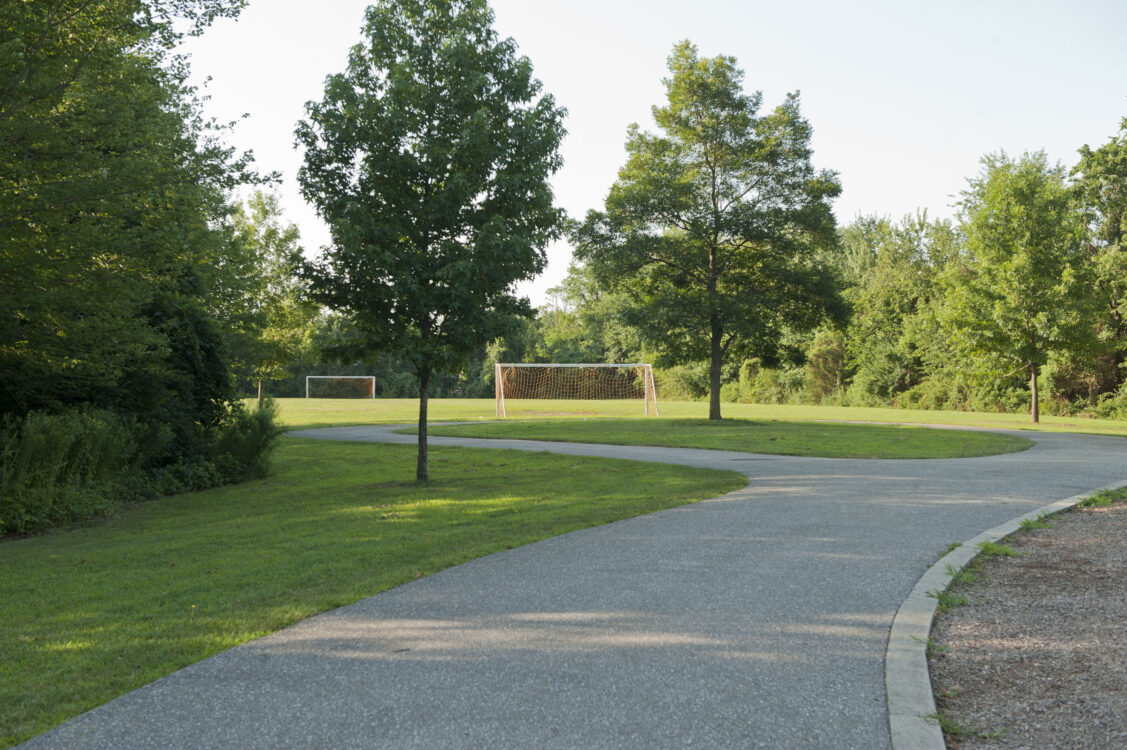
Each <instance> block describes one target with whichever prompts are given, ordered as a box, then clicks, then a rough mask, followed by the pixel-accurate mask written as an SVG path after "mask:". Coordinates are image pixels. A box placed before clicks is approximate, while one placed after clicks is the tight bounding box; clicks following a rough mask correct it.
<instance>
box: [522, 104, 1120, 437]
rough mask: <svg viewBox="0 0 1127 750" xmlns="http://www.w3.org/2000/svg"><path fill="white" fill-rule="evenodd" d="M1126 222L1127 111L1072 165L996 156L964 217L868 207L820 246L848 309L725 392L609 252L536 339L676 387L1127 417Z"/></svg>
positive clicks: (772, 354)
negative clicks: (614, 266) (649, 372)
mask: <svg viewBox="0 0 1127 750" xmlns="http://www.w3.org/2000/svg"><path fill="white" fill-rule="evenodd" d="M612 195H613V194H612ZM608 202H609V201H608ZM1125 227H1127V120H1125V121H1124V123H1123V125H1122V130H1121V131H1120V133H1118V134H1117V135H1115V136H1114V137H1112V138H1111V139H1110V140H1109V141H1108V142H1107V143H1106V144H1104V145H1103V146H1101V147H1100V148H1098V149H1091V148H1088V147H1084V148H1082V149H1081V150H1080V160H1079V162H1078V163H1077V164H1076V166H1075V167H1074V168H1073V169H1072V170H1071V172H1067V171H1066V170H1065V169H1064V168H1062V167H1060V166H1059V165H1053V164H1050V163H1049V162H1048V160H1047V158H1046V157H1045V155H1044V154H1043V153H1033V154H1025V155H1023V156H1021V157H1016V158H1012V157H1008V156H1006V155H1005V154H996V155H990V156H987V157H985V158H984V159H983V160H982V171H981V173H980V174H979V175H977V176H975V177H973V178H971V179H970V180H968V185H967V188H966V190H965V191H964V192H963V194H962V200H961V201H960V204H959V215H958V219H957V220H956V221H954V222H951V221H931V220H929V219H928V217H927V216H926V214H921V215H918V216H914V217H905V218H904V219H902V220H901V221H899V222H895V223H894V222H891V221H890V220H888V219H886V218H882V217H859V218H857V219H856V220H855V221H854V222H853V223H851V224H850V225H848V226H846V227H844V228H843V229H841V230H840V231H839V232H838V233H837V237H836V241H835V242H832V243H828V244H827V245H825V246H823V249H822V251H821V253H820V257H819V259H820V261H821V262H822V263H823V264H824V268H825V269H827V270H828V272H830V274H831V275H832V276H833V278H834V279H835V283H836V285H837V294H838V295H839V296H840V299H841V301H842V302H843V303H844V307H845V310H846V314H845V315H843V316H842V317H840V318H830V317H827V318H826V319H825V320H824V321H823V322H822V323H821V324H820V325H817V326H813V327H806V328H800V327H797V326H781V327H780V336H779V338H778V339H777V344H778V345H777V346H775V347H773V348H771V349H769V350H768V351H767V352H765V354H766V355H767V356H763V355H762V354H759V353H753V356H734V357H729V358H726V359H725V360H724V361H723V362H722V364H721V368H720V369H721V387H720V389H719V393H718V394H717V393H716V390H717V389H715V388H714V387H713V383H712V382H711V381H712V380H713V379H712V377H711V370H712V367H711V363H710V362H709V360H708V359H707V358H706V357H704V356H701V355H700V354H699V353H698V354H697V356H694V352H693V351H692V350H690V349H688V348H686V347H684V346H682V344H681V342H680V340H679V339H678V338H676V337H669V338H667V337H663V336H662V335H661V331H662V326H661V325H658V324H657V319H656V318H652V319H650V320H649V321H644V320H643V319H644V318H645V317H646V316H647V315H649V314H650V312H651V311H652V308H651V307H650V306H649V305H648V304H645V303H642V304H640V303H639V297H640V296H641V294H640V293H639V290H638V289H637V288H635V289H632V288H631V287H632V286H634V285H637V284H638V279H637V277H636V276H634V275H630V274H624V275H622V276H619V277H617V278H616V277H613V276H612V277H611V278H610V280H609V283H608V281H607V280H604V277H601V276H600V275H599V273H598V270H599V269H598V268H597V266H594V264H587V265H580V264H577V265H574V266H573V267H572V268H571V270H570V272H569V275H568V277H567V279H565V281H564V283H563V284H561V285H560V286H559V287H558V288H556V289H555V290H553V292H554V299H553V302H552V304H551V305H550V306H549V307H548V308H546V309H544V310H542V311H540V314H539V317H538V321H537V323H536V324H535V325H534V326H531V327H530V328H529V329H528V330H527V331H526V333H525V336H524V341H525V342H530V343H525V344H524V345H523V346H522V348H523V349H524V350H525V351H526V352H528V353H529V354H531V355H532V357H531V358H532V359H551V360H553V361H581V360H590V361H600V360H604V359H620V360H634V359H638V358H653V359H655V360H656V361H657V362H659V363H661V364H663V365H665V368H664V369H663V370H662V371H661V372H660V375H659V377H660V380H661V384H662V385H663V386H664V388H663V390H664V391H665V392H666V393H667V394H669V395H672V396H673V397H678V396H680V397H686V396H687V397H695V398H700V397H703V396H705V395H711V396H712V397H713V398H715V397H716V396H719V399H720V400H721V401H736V400H743V401H755V402H804V403H822V402H830V403H837V404H847V405H885V406H887V405H891V406H904V407H921V408H948V409H981V410H990V411H996V410H1003V411H1015V410H1019V409H1021V408H1026V409H1028V410H1029V411H1030V414H1031V418H1032V419H1033V420H1034V421H1036V420H1037V419H1038V418H1039V412H1040V408H1041V406H1042V405H1045V406H1047V407H1048V408H1049V409H1051V410H1052V411H1053V412H1054V413H1058V414H1077V413H1085V414H1091V415H1098V416H1119V417H1127V385H1125V382H1127V371H1125V369H1124V361H1125V360H1127V329H1125V328H1124V325H1123V323H1124V312H1125V305H1124V301H1125V298H1124V293H1125V291H1127V290H1125V288H1124V287H1125V284H1127V273H1125V272H1127V265H1125V264H1127V252H1125V248H1124V247H1123V231H1124V228H1125ZM579 231H580V232H581V231H582V230H579ZM644 282H645V280H644V279H643V283H644ZM753 289H754V287H753ZM752 293H754V292H752ZM690 299H691V297H689V296H688V295H686V297H685V298H684V301H686V302H688V301H689V300H690ZM666 314H667V313H666ZM638 320H643V322H642V324H640V325H639V324H631V323H633V322H634V321H638ZM744 320H745V321H750V320H752V319H751V318H744ZM702 327H703V326H702ZM749 332H751V333H754V329H751V328H749ZM698 352H699V350H698Z"/></svg>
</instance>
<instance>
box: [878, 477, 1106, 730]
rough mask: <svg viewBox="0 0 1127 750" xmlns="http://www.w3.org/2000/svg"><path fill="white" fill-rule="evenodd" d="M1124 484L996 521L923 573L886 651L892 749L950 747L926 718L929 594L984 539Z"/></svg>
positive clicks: (931, 708) (930, 702) (942, 586)
mask: <svg viewBox="0 0 1127 750" xmlns="http://www.w3.org/2000/svg"><path fill="white" fill-rule="evenodd" d="M1122 487H1127V481H1125V482H1119V483H1118V484H1110V485H1107V486H1105V487H1097V488H1095V489H1092V490H1089V491H1087V492H1085V493H1083V494H1080V495H1073V496H1072V497H1069V498H1066V499H1064V500H1058V501H1057V502H1055V503H1049V504H1048V505H1044V506H1042V507H1040V508H1038V509H1037V510H1034V511H1030V512H1029V513H1026V514H1024V515H1021V516H1018V517H1017V518H1014V519H1012V520H1009V521H1007V522H1005V523H1003V524H1001V525H999V526H995V527H994V528H992V529H989V530H988V531H984V532H982V533H981V534H979V535H978V536H976V537H974V538H972V539H968V540H967V541H965V542H963V543H962V544H961V545H960V546H959V547H956V548H955V549H953V550H951V551H950V552H949V553H947V554H946V555H944V556H943V557H942V558H941V559H940V560H939V562H937V563H935V565H932V566H931V567H930V568H929V569H928V571H927V572H926V573H924V574H923V577H922V578H920V580H919V581H918V582H917V583H916V585H915V587H914V588H913V589H912V592H911V593H910V594H908V598H907V599H905V600H904V603H903V604H901V605H900V609H899V610H898V611H897V612H896V617H895V618H893V620H892V629H891V630H890V631H889V635H888V649H887V651H886V652H885V658H884V686H885V693H886V696H887V699H888V725H889V730H890V736H891V739H892V749H893V750H946V747H947V743H946V742H945V741H944V739H943V732H942V731H940V729H939V724H938V722H936V721H935V720H934V719H928V718H927V717H928V716H931V715H933V714H934V713H935V697H934V696H933V695H932V692H931V677H930V675H929V674H928V669H927V642H928V638H929V637H930V635H931V623H932V619H933V618H934V616H935V610H936V606H937V602H936V600H935V598H934V597H932V596H929V594H930V593H932V592H936V591H944V590H946V588H947V587H948V586H949V585H950V584H951V580H952V579H953V578H954V576H955V574H957V573H958V572H959V571H961V570H962V569H963V568H964V567H966V565H967V564H968V563H969V562H970V561H971V560H973V559H974V558H975V557H976V556H977V555H978V553H979V549H978V545H979V544H981V543H983V542H996V541H998V540H999V539H1001V538H1003V537H1006V536H1009V535H1010V534H1012V533H1014V532H1015V531H1017V530H1018V529H1020V528H1021V522H1022V521H1024V520H1025V519H1036V518H1037V517H1038V516H1041V515H1052V514H1053V513H1060V512H1061V511H1064V510H1068V509H1069V508H1072V507H1073V506H1075V505H1076V504H1077V503H1079V502H1080V501H1081V500H1083V499H1085V498H1087V497H1090V496H1091V495H1093V494H1095V493H1096V492H1100V491H1102V490H1116V489H1120V488H1122Z"/></svg>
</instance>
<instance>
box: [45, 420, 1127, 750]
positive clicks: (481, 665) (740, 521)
mask: <svg viewBox="0 0 1127 750" xmlns="http://www.w3.org/2000/svg"><path fill="white" fill-rule="evenodd" d="M390 429H392V428H385V427H348V428H335V429H324V430H305V431H302V432H300V433H291V435H296V436H302V437H315V438H325V439H335V440H361V441H374V442H387V441H391V442H410V441H412V440H413V438H412V437H409V436H401V435H395V434H392V433H391V432H390ZM1020 434H1022V435H1024V436H1026V437H1029V438H1031V439H1033V440H1036V441H1037V445H1036V446H1035V447H1034V448H1032V449H1030V450H1028V451H1025V452H1023V453H1015V454H1009V455H1004V456H994V457H988V458H972V459H945V460H930V461H916V460H899V461H878V460H848V459H812V458H795V457H786V456H762V455H749V454H742V453H729V452H722V451H704V450H683V449H671V448H642V447H617V446H594V445H579V444H565V443H536V442H530V441H483V440H467V439H455V438H438V437H432V439H431V444H432V445H433V446H445V445H464V446H487V447H492V448H515V449H520V450H551V451H554V452H561V453H571V454H583V455H596V456H608V457H616V458H630V459H635V460H643V461H663V462H670V463H678V464H687V465H692V466H705V467H710V468H721V469H734V470H737V471H740V472H743V473H745V474H746V475H747V476H748V478H749V480H750V482H749V484H748V486H747V487H746V488H745V489H743V490H739V491H737V492H733V493H731V494H729V495H726V496H724V497H720V498H716V499H714V500H709V501H706V502H702V503H698V504H695V505H691V506H685V507H682V508H677V509H673V510H668V511H663V512H660V513H654V514H651V515H647V516H642V517H639V518H635V519H631V520H627V521H620V522H617V523H613V524H609V525H607V526H602V527H598V528H594V529H588V530H586V531H579V532H574V533H571V534H567V535H564V536H561V537H556V538H554V539H549V540H547V541H544V542H539V543H536V544H531V545H528V546H526V547H521V548H519V549H515V550H510V551H508V552H503V553H500V554H496V555H491V556H489V557H486V558H482V559H479V560H475V561H473V562H470V563H467V564H465V565H461V566H458V567H456V568H451V569H449V570H446V571H444V572H442V573H439V574H437V575H433V576H430V577H428V578H424V579H421V580H419V581H416V582H414V583H411V584H408V585H406V586H401V587H399V588H396V589H393V590H391V591H387V592H385V593H382V594H379V595H377V596H374V597H371V598H370V599H366V600H363V601H361V602H358V603H356V604H354V605H352V606H348V607H343V608H341V609H338V610H335V611H332V612H327V613H325V614H322V615H319V616H317V617H313V618H311V619H309V620H305V621H303V622H301V623H298V624H297V625H294V626H293V627H290V628H287V629H286V630H283V631H281V632H279V633H276V634H274V635H271V636H269V637H266V638H262V639H260V640H258V641H254V642H252V643H248V644H246V645H244V646H241V647H239V648H235V649H232V650H230V651H227V652H225V653H222V654H220V655H218V656H216V657H213V658H211V659H208V660H206V661H203V662H200V663H199V664H196V665H194V666H191V667H188V668H186V669H183V670H181V671H179V672H177V673H175V674H173V675H171V676H169V677H167V678H165V679H163V680H159V681H157V682H155V683H153V684H152V685H149V686H147V687H145V688H142V689H140V690H137V691H134V692H133V693H130V694H128V695H125V696H123V697H121V698H119V699H117V700H115V701H113V702H111V703H108V704H106V705H105V706H103V707H101V708H99V709H96V710H94V711H91V712H90V713H87V714H84V715H83V716H81V717H79V718H77V719H75V720H73V721H71V722H69V723H67V724H65V725H63V726H62V727H59V728H58V729H56V730H54V731H52V732H49V733H47V734H46V735H42V736H40V737H39V738H37V739H35V740H33V741H32V742H31V743H29V744H28V745H27V747H29V748H44V747H59V748H63V747H65V748H149V747H151V748H162V749H168V748H205V747H239V748H254V747H260V748H281V747H310V748H322V747H334V748H337V747H339V748H425V749H426V750H433V749H437V748H647V749H649V748H672V747H677V748H681V747H697V748H753V747H769V748H818V749H819V750H821V749H825V748H882V747H887V746H888V744H889V730H888V718H887V715H886V713H887V712H886V706H885V696H884V682H883V671H882V669H883V658H884V651H885V644H886V640H887V635H888V629H889V625H890V623H891V621H892V618H893V615H894V614H895V612H896V610H897V608H898V607H899V605H900V603H901V602H902V601H903V600H904V598H905V596H906V595H907V594H908V592H909V590H910V589H911V588H912V586H913V584H914V583H915V582H916V580H917V579H918V578H919V577H920V575H921V574H922V573H923V572H924V571H925V570H926V569H927V568H928V566H930V565H931V564H932V563H933V562H934V561H935V560H936V559H937V558H938V557H939V556H940V554H941V553H942V552H943V551H944V550H945V549H946V547H947V545H948V544H949V543H951V542H954V541H960V540H964V539H967V538H969V537H972V536H974V535H975V534H977V533H978V532H980V531H982V530H984V529H986V528H989V527H991V526H994V525H995V524H998V523H1000V522H1002V521H1005V520H1007V519H1010V518H1012V517H1014V516H1016V515H1019V514H1021V513H1023V512H1026V511H1028V510H1031V509H1034V508H1037V507H1039V506H1041V505H1044V504H1045V503H1046V502H1048V501H1050V500H1055V499H1059V498H1064V497H1068V496H1071V495H1075V494H1077V493H1078V492H1082V491H1084V490H1088V489H1091V488H1094V487H1099V486H1103V485H1106V484H1110V483H1113V482H1116V481H1122V480H1123V479H1124V478H1127V462H1125V460H1124V459H1125V458H1127V442H1124V441H1123V440H1122V439H1119V438H1108V437H1095V436H1082V435H1056V434H1040V433H1020ZM576 481H582V477H576Z"/></svg>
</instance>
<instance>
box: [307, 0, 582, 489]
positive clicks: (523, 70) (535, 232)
mask: <svg viewBox="0 0 1127 750" xmlns="http://www.w3.org/2000/svg"><path fill="white" fill-rule="evenodd" d="M492 24H493V13H492V11H490V10H489V7H488V5H487V4H486V3H485V1H484V0H439V1H438V2H424V1H423V0H384V1H383V2H380V3H377V4H376V5H374V6H372V7H371V8H369V9H368V12H367V15H366V23H365V27H364V36H365V39H364V41H363V42H362V43H361V44H358V45H357V46H355V47H353V48H352V50H351V53H350V55H349V62H348V68H347V70H346V71H345V72H344V73H342V74H337V75H333V76H330V77H329V78H328V79H327V81H326V84H325V95H324V98H323V99H322V100H321V101H320V102H310V103H308V104H307V105H306V113H307V116H308V119H307V120H305V121H303V122H301V123H299V125H298V129H297V139H298V142H299V143H300V144H301V145H302V146H303V147H304V148H305V165H304V166H303V167H302V169H301V170H300V172H299V175H298V180H299V182H300V183H301V188H302V193H303V194H304V195H305V196H306V198H308V199H309V200H310V201H311V202H312V203H313V204H314V205H315V206H316V207H317V210H318V212H319V213H320V214H321V216H323V217H324V218H325V220H326V221H327V222H328V224H329V228H330V231H331V232H332V240H333V244H332V247H331V248H329V250H328V252H327V253H326V254H325V256H324V257H323V258H321V259H320V260H319V261H318V262H316V263H314V264H311V265H309V266H308V267H307V269H306V275H307V276H308V278H309V281H310V285H311V289H312V293H313V295H314V297H315V298H316V299H317V301H319V302H321V303H322V304H324V305H327V306H329V307H330V308H333V309H335V310H338V311H340V312H343V313H345V314H347V315H348V316H349V317H350V318H351V321H352V323H353V324H354V333H355V336H353V337H352V338H351V339H344V340H342V341H341V342H340V343H339V345H338V346H336V347H335V353H336V354H337V355H338V356H339V357H340V358H341V359H343V360H344V361H355V360H357V359H359V358H366V357H370V356H371V355H373V354H374V353H376V352H379V351H388V352H394V353H397V354H398V355H399V356H401V357H402V358H403V359H405V360H406V361H407V362H408V363H409V364H410V366H411V368H412V369H413V370H414V373H415V375H416V376H417V378H418V381H419V391H420V396H421V398H420V409H419V421H420V423H421V424H423V425H424V429H423V430H421V431H420V434H419V455H418V467H417V475H418V478H419V479H420V480H422V479H426V478H427V470H426V431H425V424H426V399H427V394H428V388H429V385H430V380H431V377H432V376H433V375H435V374H441V373H448V372H457V371H459V370H460V369H462V368H463V367H464V366H465V364H466V362H467V359H468V358H469V357H470V355H472V354H473V353H474V352H476V351H477V350H478V349H479V348H481V347H484V346H485V345H486V344H488V343H489V342H491V341H493V340H494V339H496V338H498V337H500V336H503V335H505V334H508V333H510V332H512V331H513V330H514V329H515V327H516V325H517V321H518V320H519V319H520V318H522V317H528V316H529V315H531V307H530V306H529V304H528V301H527V300H525V299H519V298H517V297H516V296H514V294H513V285H514V283H515V282H517V281H520V280H523V279H529V278H532V277H533V276H534V275H535V274H537V273H538V272H539V271H541V270H542V269H543V268H544V264H545V258H544V248H545V246H546V245H547V243H548V241H549V240H551V239H552V238H554V237H556V236H557V235H558V233H559V228H560V225H561V222H562V219H563V214H562V212H561V211H560V210H559V209H557V208H555V207H554V206H553V205H552V191H551V187H550V185H549V184H548V178H549V177H550V176H551V174H552V173H554V172H555V171H556V170H557V169H558V168H559V167H560V157H559V154H558V148H559V144H560V140H561V139H562V137H563V132H564V131H563V126H562V119H563V115H564V112H563V110H562V109H560V108H558V107H557V106H556V104H555V101H554V100H553V99H552V97H551V96H550V95H541V87H540V83H539V82H538V81H537V80H536V79H535V78H533V76H532V66H531V63H530V62H529V61H528V59H527V58H523V57H518V55H517V51H516V44H515V43H514V42H513V41H512V40H511V39H504V40H502V39H499V38H498V37H497V34H496V32H495V31H494V30H493V26H492Z"/></svg>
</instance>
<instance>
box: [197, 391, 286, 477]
mask: <svg viewBox="0 0 1127 750" xmlns="http://www.w3.org/2000/svg"><path fill="white" fill-rule="evenodd" d="M276 414H277V408H276V407H275V405H274V402H273V401H271V400H269V399H268V400H266V401H265V402H264V403H263V405H262V407H261V408H258V409H255V410H254V411H248V410H247V409H246V408H245V407H244V406H243V405H242V404H235V405H234V406H233V407H232V409H231V411H230V413H229V414H228V415H227V418H226V419H224V420H223V422H222V423H221V424H220V426H219V429H218V430H217V431H216V435H215V440H214V443H213V448H212V458H211V463H212V464H213V465H214V466H215V468H216V470H217V471H218V472H219V475H220V477H222V479H223V481H224V482H226V483H234V482H243V481H246V480H247V479H255V478H258V477H264V476H266V474H267V473H268V472H269V471H270V454H271V452H272V450H273V447H274V441H275V440H276V439H277V438H278V435H280V434H281V432H282V431H281V429H280V428H279V427H278V426H277V425H276V424H275V423H274V418H275V416H276Z"/></svg>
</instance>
